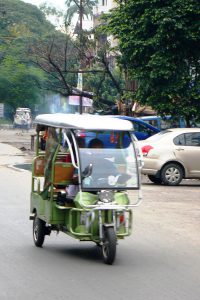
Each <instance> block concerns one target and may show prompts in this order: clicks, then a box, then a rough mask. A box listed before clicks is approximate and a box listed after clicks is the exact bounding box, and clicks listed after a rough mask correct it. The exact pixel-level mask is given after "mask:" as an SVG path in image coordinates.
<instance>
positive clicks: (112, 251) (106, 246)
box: [102, 227, 117, 265]
mask: <svg viewBox="0 0 200 300" xmlns="http://www.w3.org/2000/svg"><path fill="white" fill-rule="evenodd" d="M116 245H117V238H116V234H115V231H114V228H112V227H108V228H105V229H104V242H103V245H102V254H103V260H104V262H105V264H108V265H112V263H113V262H114V260H115V255H116Z"/></svg>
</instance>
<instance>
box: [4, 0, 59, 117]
mask: <svg viewBox="0 0 200 300" xmlns="http://www.w3.org/2000/svg"><path fill="white" fill-rule="evenodd" d="M52 31H54V32H55V30H54V27H53V25H52V24H50V23H49V22H48V21H46V19H45V16H44V14H43V13H42V12H41V11H40V10H39V9H38V8H37V7H36V6H34V5H30V4H27V3H24V2H22V1H19V0H1V12H0V100H1V102H4V103H5V104H7V106H8V107H9V112H10V113H12V112H14V111H15V109H16V107H17V106H27V107H30V108H34V105H35V104H36V103H37V102H38V101H39V100H40V96H41V91H40V89H39V86H40V85H41V84H42V82H43V81H44V80H45V75H44V73H43V72H42V71H41V69H39V68H37V67H35V66H34V65H33V64H32V62H31V57H30V56H29V45H30V42H32V43H33V42H35V41H36V40H37V39H38V38H40V37H41V36H44V35H45V34H46V33H49V32H52Z"/></svg>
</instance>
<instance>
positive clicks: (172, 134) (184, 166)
mask: <svg viewBox="0 0 200 300" xmlns="http://www.w3.org/2000/svg"><path fill="white" fill-rule="evenodd" d="M139 143H140V147H141V150H142V153H143V167H142V174H146V175H148V177H149V179H150V180H151V181H152V182H154V183H156V184H161V183H163V184H165V185H178V184H179V183H180V182H181V180H182V179H183V178H200V128H174V129H168V130H165V131H161V132H160V133H158V134H156V135H154V136H152V137H150V138H148V139H146V140H144V141H140V142H139Z"/></svg>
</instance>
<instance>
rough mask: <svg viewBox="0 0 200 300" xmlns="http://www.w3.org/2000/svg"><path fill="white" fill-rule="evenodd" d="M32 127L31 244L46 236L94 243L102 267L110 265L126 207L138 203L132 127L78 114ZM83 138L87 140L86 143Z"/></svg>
mask: <svg viewBox="0 0 200 300" xmlns="http://www.w3.org/2000/svg"><path fill="white" fill-rule="evenodd" d="M35 123H36V132H37V135H36V143H35V151H36V155H35V158H34V160H33V164H32V189H31V200H30V220H33V240H34V243H35V245H36V246H37V247H42V245H43V243H44V239H45V236H46V235H50V234H51V232H52V231H54V230H55V231H57V232H59V231H62V232H64V233H66V234H68V235H69V236H71V237H73V238H75V239H78V240H80V241H92V242H94V243H96V244H97V245H98V246H100V247H101V249H102V256H103V260H104V262H105V263H106V264H112V263H113V262H114V260H115V256H116V245H117V243H118V240H120V239H124V238H125V237H126V236H129V235H130V234H131V229H132V208H133V207H135V206H138V205H139V204H140V203H141V201H142V196H141V189H140V167H141V157H140V151H139V148H137V140H136V138H134V136H133V134H131V132H132V131H133V125H132V123H131V122H129V121H126V120H120V119H116V118H112V117H108V116H98V115H78V114H45V115H39V116H37V117H36V119H35ZM86 133H87V134H86ZM89 133H92V137H93V138H92V139H91V140H88V139H87V141H86V139H85V136H87V137H88V134H89ZM108 138H109V143H106V142H105V139H108ZM105 145H107V146H105Z"/></svg>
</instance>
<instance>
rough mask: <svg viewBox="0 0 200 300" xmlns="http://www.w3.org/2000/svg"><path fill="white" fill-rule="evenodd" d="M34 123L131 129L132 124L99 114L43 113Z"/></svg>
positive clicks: (96, 128)
mask: <svg viewBox="0 0 200 300" xmlns="http://www.w3.org/2000/svg"><path fill="white" fill-rule="evenodd" d="M34 123H36V124H41V125H45V126H51V127H59V128H68V129H69V128H70V129H85V130H120V131H132V130H133V129H134V128H133V125H132V123H131V122H129V121H127V120H122V119H118V118H112V117H108V116H99V115H86V114H83V115H78V114H61V113H59V114H45V115H38V116H37V117H36V118H35V121H34Z"/></svg>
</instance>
